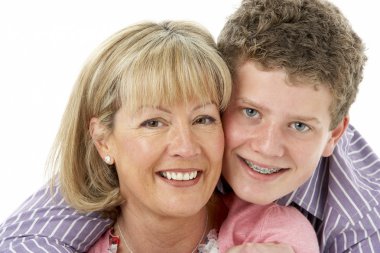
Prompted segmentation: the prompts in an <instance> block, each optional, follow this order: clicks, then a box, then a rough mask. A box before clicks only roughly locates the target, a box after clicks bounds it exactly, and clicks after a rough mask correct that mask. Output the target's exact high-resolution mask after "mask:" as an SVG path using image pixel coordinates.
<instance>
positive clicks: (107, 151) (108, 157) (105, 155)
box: [89, 117, 113, 164]
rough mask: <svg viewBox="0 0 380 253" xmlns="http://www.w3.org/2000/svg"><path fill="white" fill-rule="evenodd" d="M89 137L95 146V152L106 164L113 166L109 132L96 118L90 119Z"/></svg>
mask: <svg viewBox="0 0 380 253" xmlns="http://www.w3.org/2000/svg"><path fill="white" fill-rule="evenodd" d="M89 131H90V135H91V138H92V141H93V143H94V144H95V147H96V150H97V151H98V153H99V155H100V157H101V158H102V160H103V161H105V162H106V163H107V164H113V158H112V154H111V146H110V143H109V138H108V137H109V130H108V129H107V127H106V126H104V125H103V124H102V123H101V122H100V120H99V119H98V118H95V117H93V118H91V120H90V127H89Z"/></svg>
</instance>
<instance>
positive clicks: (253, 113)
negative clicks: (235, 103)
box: [243, 108, 259, 118]
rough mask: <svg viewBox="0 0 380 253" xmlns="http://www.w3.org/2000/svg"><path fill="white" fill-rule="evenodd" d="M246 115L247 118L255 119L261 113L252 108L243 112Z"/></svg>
mask: <svg viewBox="0 0 380 253" xmlns="http://www.w3.org/2000/svg"><path fill="white" fill-rule="evenodd" d="M243 112H244V114H245V115H246V116H247V117H250V118H253V117H255V116H257V115H258V114H259V112H258V111H257V110H255V109H252V108H245V109H244V110H243Z"/></svg>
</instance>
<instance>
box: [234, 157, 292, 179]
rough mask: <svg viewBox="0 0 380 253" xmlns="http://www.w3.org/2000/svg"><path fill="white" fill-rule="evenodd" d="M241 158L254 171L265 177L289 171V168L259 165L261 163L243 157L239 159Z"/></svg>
mask: <svg viewBox="0 0 380 253" xmlns="http://www.w3.org/2000/svg"><path fill="white" fill-rule="evenodd" d="M239 158H240V159H241V160H242V161H243V162H244V163H245V164H246V165H247V166H248V167H249V168H251V169H252V170H253V171H255V172H257V173H260V174H263V175H271V174H275V173H278V172H280V171H282V170H285V169H288V168H283V167H281V166H276V165H267V164H263V163H259V162H256V161H252V160H249V159H246V158H243V157H239Z"/></svg>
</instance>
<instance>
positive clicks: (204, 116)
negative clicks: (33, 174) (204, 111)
mask: <svg viewBox="0 0 380 253" xmlns="http://www.w3.org/2000/svg"><path fill="white" fill-rule="evenodd" d="M200 120H207V123H201V122H200ZM215 121H216V119H215V118H214V117H211V116H208V115H202V116H199V117H197V118H196V119H195V120H194V123H195V124H205V125H210V124H213V123H215Z"/></svg>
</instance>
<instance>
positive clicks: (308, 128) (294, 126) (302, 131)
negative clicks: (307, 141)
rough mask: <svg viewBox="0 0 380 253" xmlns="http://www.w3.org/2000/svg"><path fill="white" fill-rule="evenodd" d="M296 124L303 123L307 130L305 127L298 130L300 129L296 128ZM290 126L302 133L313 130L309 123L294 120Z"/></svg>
mask: <svg viewBox="0 0 380 253" xmlns="http://www.w3.org/2000/svg"><path fill="white" fill-rule="evenodd" d="M296 124H298V125H302V126H303V127H305V128H306V130H305V129H304V130H298V129H297V128H296ZM290 127H291V128H293V129H295V130H296V131H298V132H300V133H306V132H309V131H310V130H311V127H310V126H308V125H307V124H305V123H302V122H293V123H291V124H290Z"/></svg>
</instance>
